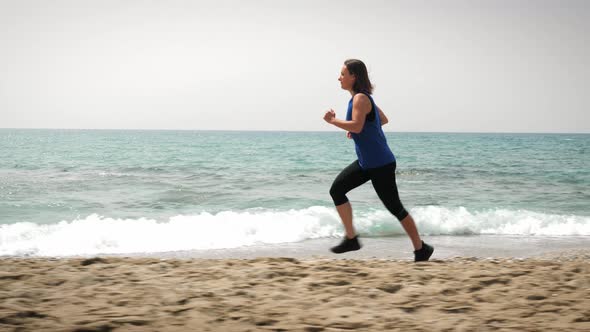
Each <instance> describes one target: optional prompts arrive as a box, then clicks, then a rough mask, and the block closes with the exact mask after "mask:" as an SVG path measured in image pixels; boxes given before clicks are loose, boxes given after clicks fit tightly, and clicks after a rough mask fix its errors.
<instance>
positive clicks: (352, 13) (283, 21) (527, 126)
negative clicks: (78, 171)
mask: <svg viewBox="0 0 590 332" xmlns="http://www.w3.org/2000/svg"><path fill="white" fill-rule="evenodd" d="M348 58H358V59H361V60H363V61H364V62H365V63H366V64H367V66H368V68H369V75H370V77H371V80H372V82H373V84H374V85H375V87H376V89H375V91H374V97H375V100H376V102H377V104H378V105H379V106H380V107H381V108H382V109H383V110H384V112H385V113H386V114H387V116H388V117H389V119H390V123H389V124H387V125H386V126H385V127H384V130H386V131H392V132H393V131H417V132H428V131H435V132H585V133H590V88H589V87H590V1H586V0H580V1H558V0H554V1H544V0H531V1H519V0H507V1H500V0H490V1H476V0H466V1H417V0H408V1H385V0H384V1H374V0H368V1H358V0H357V1H321V0H315V1H307V0H303V1H302V0H297V1H286V0H268V1H261V0H251V1H248V0H243V1H239V0H232V1H207V2H205V1H125V0H117V1H105V0H100V1H84V0H73V1H47V0H32V1H27V0H24V1H23V0H13V1H9V0H0V128H92V129H94V128H102V129H190V130H296V131H299V130H303V131H327V130H338V129H336V128H335V127H332V126H330V125H328V124H327V123H325V122H324V121H323V120H322V116H323V114H324V112H325V111H326V110H327V109H329V108H333V109H335V110H336V114H337V116H338V117H339V118H342V117H344V115H345V112H346V106H347V104H348V100H349V98H350V95H349V94H348V92H346V91H344V90H341V89H340V85H339V83H338V80H337V79H338V75H339V73H340V68H341V66H342V63H343V61H344V60H346V59H348Z"/></svg>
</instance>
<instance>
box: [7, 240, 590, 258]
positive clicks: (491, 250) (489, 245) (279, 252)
mask: <svg viewBox="0 0 590 332" xmlns="http://www.w3.org/2000/svg"><path fill="white" fill-rule="evenodd" d="M424 240H425V242H427V243H429V244H431V245H434V247H435V252H434V255H433V259H452V258H455V257H474V258H513V259H520V258H541V257H552V256H555V255H571V254H573V253H576V252H580V251H582V252H583V251H584V250H586V249H587V248H590V236H567V237H560V236H554V237H548V236H506V235H464V236H456V235H454V236H440V235H439V236H424ZM339 241H340V239H339V238H322V239H314V240H305V241H300V242H290V243H278V244H258V245H250V246H242V247H237V248H225V249H201V250H178V251H164V252H141V253H137V252H136V253H108V252H103V253H83V254H78V255H61V256H49V255H47V256H37V255H33V254H28V255H4V256H1V255H0V259H7V258H60V259H67V258H84V257H95V256H100V257H136V258H172V259H255V258H258V257H290V258H296V259H390V260H408V261H411V260H413V257H414V256H413V248H412V247H411V242H410V240H409V239H408V237H407V236H405V235H403V236H394V237H372V238H369V237H362V235H361V238H360V241H361V243H362V245H363V247H362V249H361V250H359V251H355V252H349V253H346V254H343V255H336V254H333V253H331V252H330V251H329V248H330V247H332V246H334V245H336V244H337V243H338V242H339Z"/></svg>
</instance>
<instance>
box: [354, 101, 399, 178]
mask: <svg viewBox="0 0 590 332" xmlns="http://www.w3.org/2000/svg"><path fill="white" fill-rule="evenodd" d="M363 94H364V95H365V96H367V97H369V100H370V101H371V112H370V113H369V114H367V118H366V119H365V124H364V125H363V130H362V131H361V132H360V133H358V134H355V133H351V134H352V139H353V140H354V147H355V150H356V155H357V157H358V161H359V165H360V166H361V168H362V169H371V168H377V167H381V166H385V165H387V164H391V163H393V162H395V156H394V155H393V152H391V150H390V149H389V146H388V145H387V139H386V138H385V134H383V130H382V129H381V118H379V111H378V110H377V106H375V102H374V101H373V97H371V96H370V95H369V94H367V93H363ZM353 99H354V96H353V97H352V98H350V101H349V102H348V111H347V112H346V120H347V121H351V120H352V100H353Z"/></svg>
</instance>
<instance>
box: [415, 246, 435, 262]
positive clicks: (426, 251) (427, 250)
mask: <svg viewBox="0 0 590 332" xmlns="http://www.w3.org/2000/svg"><path fill="white" fill-rule="evenodd" d="M433 252H434V248H433V247H432V246H429V245H428V244H426V243H424V241H422V248H420V250H415V251H414V262H424V261H427V260H428V259H429V258H430V256H432V253H433Z"/></svg>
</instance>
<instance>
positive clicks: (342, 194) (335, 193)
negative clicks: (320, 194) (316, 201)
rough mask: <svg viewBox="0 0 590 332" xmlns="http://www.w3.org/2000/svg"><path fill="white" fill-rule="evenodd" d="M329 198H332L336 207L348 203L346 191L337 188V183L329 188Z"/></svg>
mask: <svg viewBox="0 0 590 332" xmlns="http://www.w3.org/2000/svg"><path fill="white" fill-rule="evenodd" d="M330 196H332V200H333V201H334V205H336V206H338V205H341V204H344V203H346V202H348V198H347V197H346V191H345V190H344V189H343V188H342V187H340V186H338V184H337V183H334V184H332V187H330Z"/></svg>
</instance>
